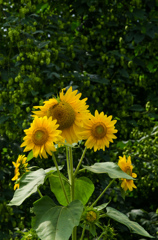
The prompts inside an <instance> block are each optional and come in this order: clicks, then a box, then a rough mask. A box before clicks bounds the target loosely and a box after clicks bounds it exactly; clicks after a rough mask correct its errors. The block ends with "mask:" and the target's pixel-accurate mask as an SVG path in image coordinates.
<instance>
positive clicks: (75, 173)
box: [74, 147, 87, 177]
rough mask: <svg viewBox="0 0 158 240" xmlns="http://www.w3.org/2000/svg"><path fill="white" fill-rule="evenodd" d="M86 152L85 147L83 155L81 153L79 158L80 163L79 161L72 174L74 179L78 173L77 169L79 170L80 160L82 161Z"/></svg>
mask: <svg viewBox="0 0 158 240" xmlns="http://www.w3.org/2000/svg"><path fill="white" fill-rule="evenodd" d="M86 150H87V147H85V149H84V151H83V153H82V156H81V158H80V161H79V163H78V165H77V168H76V170H75V172H74V177H75V176H76V175H77V173H78V171H79V168H80V166H81V163H82V160H83V158H84V156H85V153H86Z"/></svg>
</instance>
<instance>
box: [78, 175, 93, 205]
mask: <svg viewBox="0 0 158 240" xmlns="http://www.w3.org/2000/svg"><path fill="white" fill-rule="evenodd" d="M93 192H94V184H93V183H92V181H91V180H90V179H89V178H87V177H80V178H77V179H75V199H79V200H80V201H81V202H82V203H83V204H84V205H85V204H86V203H87V202H88V200H89V198H90V197H91V195H92V193H93Z"/></svg>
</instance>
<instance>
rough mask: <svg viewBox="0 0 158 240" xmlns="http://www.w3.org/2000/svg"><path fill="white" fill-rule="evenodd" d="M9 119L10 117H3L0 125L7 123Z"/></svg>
mask: <svg viewBox="0 0 158 240" xmlns="http://www.w3.org/2000/svg"><path fill="white" fill-rule="evenodd" d="M8 119H9V116H1V117H0V124H2V123H4V122H6V121H7V120H8Z"/></svg>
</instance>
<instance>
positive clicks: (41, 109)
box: [9, 87, 153, 240]
mask: <svg viewBox="0 0 158 240" xmlns="http://www.w3.org/2000/svg"><path fill="white" fill-rule="evenodd" d="M81 95H82V94H81V93H79V92H78V91H77V90H73V88H72V87H70V88H68V89H62V90H61V91H60V93H59V96H58V98H55V97H52V98H50V99H49V100H48V101H45V102H44V103H43V106H35V107H34V108H35V111H33V115H32V117H33V119H32V123H31V126H30V128H28V129H26V130H24V132H25V136H24V138H23V143H22V144H21V147H25V148H24V152H29V154H28V156H27V159H26V157H25V155H20V156H19V157H18V159H17V161H16V162H13V164H14V166H15V176H14V178H13V179H12V180H13V181H16V182H15V188H14V189H16V188H17V189H16V190H15V193H14V196H13V198H12V200H11V201H10V203H9V206H13V205H15V206H20V205H21V204H22V203H23V202H24V201H25V200H26V199H27V198H29V197H30V196H31V195H32V194H34V193H36V192H37V193H38V194H39V198H37V199H36V201H35V202H33V207H32V212H33V213H34V216H33V217H32V228H33V230H34V231H36V233H37V235H38V237H39V238H40V239H41V240H49V239H52V240H61V239H64V240H68V239H69V238H70V236H71V239H72V240H76V239H77V238H80V239H81V240H83V239H84V236H85V234H86V232H87V231H88V232H89V233H90V234H91V235H92V236H93V237H97V238H98V239H100V238H101V237H102V236H106V235H107V231H112V236H113V237H114V236H115V234H114V233H113V228H111V227H109V228H108V227H107V226H103V225H102V224H101V218H109V219H113V220H114V221H117V222H119V223H121V224H123V225H125V226H126V227H128V228H129V230H130V231H132V232H133V233H136V234H139V235H142V236H144V237H148V238H153V237H152V236H151V235H150V234H149V233H148V232H147V231H146V230H145V229H144V228H143V227H142V226H141V225H139V224H138V223H137V222H134V221H131V220H130V219H129V218H128V217H127V215H125V214H123V213H122V212H120V211H118V210H117V209H115V208H113V207H110V206H109V203H103V204H102V205H99V206H97V203H98V201H99V200H100V198H101V197H102V196H103V195H104V194H105V192H106V191H107V190H108V188H109V187H110V186H112V184H113V182H114V181H115V180H116V179H119V180H120V182H121V188H122V189H123V190H124V191H125V192H126V191H127V190H129V191H133V188H137V187H136V185H135V184H134V179H135V178H136V177H137V175H136V174H135V173H133V166H132V162H131V157H130V156H129V157H128V158H127V159H126V156H125V155H124V156H123V157H121V156H120V157H119V161H118V164H116V163H114V162H100V163H95V164H93V165H90V166H87V165H83V159H84V157H85V154H86V151H88V150H89V149H92V150H93V151H94V152H96V151H98V150H100V149H102V150H103V151H105V147H106V148H109V144H110V143H113V139H116V138H117V137H116V135H115V134H117V129H116V128H115V124H116V122H117V120H112V116H107V115H105V114H104V112H101V113H99V112H98V111H97V110H96V111H95V114H94V115H92V114H91V112H90V110H89V109H88V108H89V106H88V105H87V104H86V101H87V98H84V99H81ZM79 143H80V144H79ZM84 145H85V148H84V150H83V152H82V147H83V146H84ZM58 148H64V149H65V151H66V161H65V165H64V166H59V165H58V156H55V152H56V149H58ZM76 148H80V150H81V152H82V154H81V157H80V160H79V161H78V163H77V164H75V162H74V158H73V153H74V151H75V149H76ZM50 156H51V158H52V160H51V158H50ZM38 157H40V158H41V159H43V158H44V159H46V158H50V161H49V162H50V167H49V168H47V169H43V168H41V167H40V164H39V165H37V166H34V168H35V170H34V169H32V168H31V165H30V161H31V160H32V159H33V158H38ZM51 162H52V164H51ZM64 168H65V169H66V174H64V173H65V171H64V173H63V172H62V169H64ZM21 170H23V171H21ZM86 171H90V172H92V173H93V174H94V175H95V174H104V175H108V176H109V179H110V180H109V182H108V184H107V186H106V187H105V189H104V190H103V191H102V192H101V193H100V195H99V196H98V197H96V199H95V200H93V201H92V200H91V196H92V195H93V193H94V190H95V185H94V184H93V181H92V180H91V179H89V178H88V177H87V176H86V175H87V174H86ZM47 180H48V181H49V186H50V190H51V193H52V194H50V195H48V194H43V192H42V191H41V190H40V189H41V186H42V185H44V184H45V182H46V181H47ZM52 196H54V197H52ZM54 199H55V201H54ZM98 228H99V231H98ZM78 229H79V230H78ZM107 229H109V230H107ZM100 231H102V232H101V234H100ZM98 234H99V235H98ZM110 234H111V233H110ZM79 235H80V237H79ZM113 237H112V238H113Z"/></svg>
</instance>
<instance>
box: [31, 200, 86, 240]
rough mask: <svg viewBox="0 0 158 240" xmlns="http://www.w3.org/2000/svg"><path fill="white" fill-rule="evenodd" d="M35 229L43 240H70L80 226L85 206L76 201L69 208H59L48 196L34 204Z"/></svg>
mask: <svg viewBox="0 0 158 240" xmlns="http://www.w3.org/2000/svg"><path fill="white" fill-rule="evenodd" d="M33 211H34V213H35V215H36V217H34V219H33V228H34V229H35V230H36V232H37V234H38V236H39V238H40V239H41V240H63V239H64V240H68V239H69V237H70V236H71V233H72V230H73V228H74V227H75V226H78V225H79V222H80V218H81V215H82V211H83V205H82V203H81V202H80V201H78V200H75V201H73V202H71V203H70V204H69V205H68V206H66V207H64V206H57V205H55V204H54V202H53V201H52V199H51V198H49V197H48V196H45V197H42V198H41V199H40V200H38V201H36V202H35V203H34V207H33Z"/></svg>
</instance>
